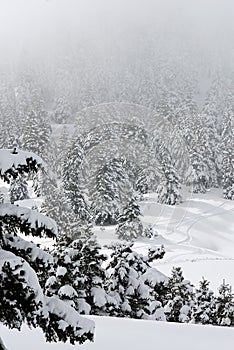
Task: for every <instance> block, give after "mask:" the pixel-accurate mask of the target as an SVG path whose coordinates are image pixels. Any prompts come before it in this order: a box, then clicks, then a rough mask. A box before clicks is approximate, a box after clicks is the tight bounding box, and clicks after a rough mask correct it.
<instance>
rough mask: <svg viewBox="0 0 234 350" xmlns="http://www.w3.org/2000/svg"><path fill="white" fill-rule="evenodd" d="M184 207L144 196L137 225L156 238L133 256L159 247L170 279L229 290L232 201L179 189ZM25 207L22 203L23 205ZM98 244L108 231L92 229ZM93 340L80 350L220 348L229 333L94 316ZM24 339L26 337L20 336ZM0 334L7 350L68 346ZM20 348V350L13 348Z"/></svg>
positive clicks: (233, 254) (232, 278) (233, 334)
mask: <svg viewBox="0 0 234 350" xmlns="http://www.w3.org/2000/svg"><path fill="white" fill-rule="evenodd" d="M184 198H185V200H184V202H183V203H182V204H181V205H179V206H175V207H172V206H165V205H160V204H158V203H156V197H155V194H149V195H146V196H145V200H144V202H142V205H141V208H142V212H143V215H144V216H143V218H142V220H143V223H144V224H145V225H147V224H149V223H151V224H153V225H154V227H155V229H156V230H157V233H158V236H157V237H155V238H153V239H146V238H144V239H143V238H142V239H140V240H138V241H137V242H136V243H135V249H136V250H137V251H138V252H141V253H144V252H146V250H147V248H148V247H149V246H157V245H161V244H164V246H165V250H166V255H165V257H164V258H163V260H159V261H157V262H155V267H157V268H158V269H159V270H160V271H162V272H164V273H166V274H170V271H171V268H172V266H181V267H182V269H183V271H184V276H185V278H187V279H190V280H191V282H192V283H193V284H194V285H195V286H197V285H198V281H199V280H200V279H201V278H202V276H204V277H205V278H207V279H208V280H209V281H210V286H211V288H212V289H213V290H214V291H217V288H218V286H219V285H220V284H221V283H222V280H223V279H224V278H225V280H226V282H227V283H229V284H231V285H232V286H234V273H233V271H234V201H227V200H224V199H223V198H222V194H221V191H220V190H211V191H209V192H208V193H206V194H196V195H194V194H193V195H191V194H190V193H189V192H187V191H186V190H184ZM24 205H25V203H24ZM94 231H95V233H96V234H97V237H98V240H99V241H100V243H101V244H102V245H107V244H109V243H111V242H112V241H115V240H116V236H115V234H114V228H113V227H106V228H105V229H104V230H101V229H100V228H99V227H96V228H95V229H94ZM95 322H96V341H95V344H87V345H84V346H82V347H81V349H84V350H86V349H90V350H92V349H94V350H99V349H100V350H105V349H110V348H111V349H113V350H115V349H119V348H122V349H129V348H133V347H134V349H142V348H143V347H145V348H147V349H155V347H156V346H159V345H160V347H161V349H163V350H167V349H168V350H169V349H170V350H171V348H172V345H173V349H175V350H177V349H180V350H181V349H187V348H189V349H190V350H192V349H212V350H214V349H220V348H221V346H222V347H224V348H227V347H230V346H231V344H234V329H227V328H222V327H220V328H217V327H212V326H197V325H196V326H194V325H179V324H166V323H160V322H148V321H147V322H146V321H132V320H121V319H118V320H116V319H108V318H99V317H95ZM26 334H27V337H26ZM168 334H170V337H168ZM0 335H2V337H3V339H4V340H5V342H6V345H8V346H9V348H10V349H11V350H15V349H25V350H27V349H30V350H31V348H32V343H34V339H36V340H37V347H33V348H34V349H35V350H41V349H43V350H44V349H47V348H48V349H58V350H59V349H63V350H66V349H71V348H72V347H71V346H69V345H62V344H61V345H53V344H46V343H45V342H44V340H43V337H42V335H40V332H39V331H38V330H37V331H31V332H29V331H28V330H26V329H24V330H23V331H22V332H21V333H19V332H17V331H8V330H6V329H5V328H3V327H2V328H0ZM19 344H20V345H19Z"/></svg>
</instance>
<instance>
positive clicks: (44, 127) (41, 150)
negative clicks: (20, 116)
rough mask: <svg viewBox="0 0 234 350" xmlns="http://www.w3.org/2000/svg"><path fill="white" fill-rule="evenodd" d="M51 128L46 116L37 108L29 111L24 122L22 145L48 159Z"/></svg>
mask: <svg viewBox="0 0 234 350" xmlns="http://www.w3.org/2000/svg"><path fill="white" fill-rule="evenodd" d="M50 133H51V128H50V126H49V124H48V122H47V120H46V117H45V116H44V115H43V114H42V115H41V113H40V112H38V111H36V110H31V111H28V113H27V115H26V116H25V119H24V120H23V123H22V133H21V136H20V146H21V148H22V149H25V150H27V151H31V152H34V153H35V154H39V156H41V157H43V159H45V160H46V159H47V154H48V148H49V142H50Z"/></svg>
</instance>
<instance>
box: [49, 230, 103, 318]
mask: <svg viewBox="0 0 234 350" xmlns="http://www.w3.org/2000/svg"><path fill="white" fill-rule="evenodd" d="M83 230H84V229H83V228H81V231H82V232H80V235H81V238H80V239H76V240H72V239H71V238H70V237H68V236H65V235H64V238H63V239H62V240H61V239H60V241H59V243H58V245H57V246H56V248H55V251H54V256H55V260H56V266H57V268H56V271H55V272H56V274H55V275H54V276H53V275H52V276H51V277H50V278H49V279H48V280H47V283H46V288H47V294H48V295H58V296H59V297H60V298H62V299H63V300H66V302H68V303H69V304H70V305H72V306H73V307H74V308H75V309H76V310H77V311H78V312H79V313H80V314H96V315H98V314H103V313H104V312H105V307H106V304H108V302H109V301H108V299H109V298H108V295H107V294H106V292H105V290H104V282H105V279H106V274H105V270H104V268H103V267H102V264H103V262H104V261H106V259H107V257H106V256H105V255H103V254H102V253H101V251H100V249H101V247H100V246H99V245H98V243H97V241H96V238H95V237H94V236H91V232H89V236H90V237H87V232H85V231H84V232H83ZM61 243H62V244H61Z"/></svg>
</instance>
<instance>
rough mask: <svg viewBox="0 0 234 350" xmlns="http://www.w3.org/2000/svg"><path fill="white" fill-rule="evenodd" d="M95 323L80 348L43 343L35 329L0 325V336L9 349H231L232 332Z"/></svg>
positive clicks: (133, 322)
mask: <svg viewBox="0 0 234 350" xmlns="http://www.w3.org/2000/svg"><path fill="white" fill-rule="evenodd" d="M92 319H93V320H94V321H95V324H96V337H95V342H94V343H87V344H83V345H82V346H79V345H77V346H71V345H67V344H61V343H59V344H49V343H45V341H44V338H43V335H42V334H41V332H40V331H39V330H32V331H30V330H28V329H27V328H24V329H23V331H22V332H21V334H20V333H19V332H18V331H9V330H8V329H6V328H5V327H2V326H0V334H1V336H2V338H3V339H4V341H5V345H7V346H8V348H9V349H10V350H19V349H20V350H21V349H22V350H32V349H33V350H34V349H35V350H53V349H56V350H71V349H74V350H75V349H80V350H120V349H122V350H125V349H126V350H131V349H134V350H142V349H147V350H151V349H152V350H155V349H162V350H172V349H173V350H188V349H189V350H198V349H199V350H220V349H231V348H232V346H233V344H234V329H233V328H227V327H213V326H199V325H187V324H176V323H166V322H156V321H139V320H128V319H117V318H108V317H92Z"/></svg>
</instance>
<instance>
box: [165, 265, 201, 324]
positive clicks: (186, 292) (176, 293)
mask: <svg viewBox="0 0 234 350" xmlns="http://www.w3.org/2000/svg"><path fill="white" fill-rule="evenodd" d="M167 288H168V292H167V295H166V298H167V303H166V305H165V307H164V310H165V314H166V318H167V321H169V322H182V323H184V322H189V321H190V320H191V314H192V307H193V298H194V296H193V286H192V285H191V283H190V282H189V281H188V280H185V279H184V277H183V275H182V270H181V268H180V267H173V269H172V274H171V277H169V280H168V285H167Z"/></svg>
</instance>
